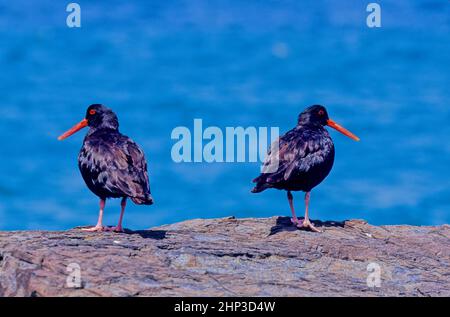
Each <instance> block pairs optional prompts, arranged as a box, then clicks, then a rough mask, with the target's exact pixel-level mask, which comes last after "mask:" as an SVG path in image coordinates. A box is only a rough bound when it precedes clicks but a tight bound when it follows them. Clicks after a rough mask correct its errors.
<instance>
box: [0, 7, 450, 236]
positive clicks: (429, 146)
mask: <svg viewBox="0 0 450 317" xmlns="http://www.w3.org/2000/svg"><path fill="white" fill-rule="evenodd" d="M79 3H80V5H81V8H82V27H81V29H69V28H67V27H66V26H65V20H66V15H67V13H66V12H65V6H66V4H67V3H65V2H64V1H53V0H40V1H36V2H35V3H34V4H33V6H30V4H29V2H28V1H24V0H22V1H14V2H12V1H9V2H3V3H2V4H0V17H1V18H0V42H1V44H0V70H1V71H0V133H1V136H2V138H1V140H2V145H1V148H0V155H1V156H0V157H1V164H0V173H1V175H2V178H1V180H0V229H27V228H33V229H64V228H70V227H73V226H76V225H84V224H93V223H95V221H96V218H97V204H98V202H97V199H96V197H95V196H94V195H93V194H91V193H90V192H89V190H88V189H87V188H86V187H85V185H84V182H83V180H82V179H81V176H80V175H79V171H78V168H77V163H76V162H77V161H76V159H77V154H78V150H79V148H80V146H81V142H82V138H83V134H84V133H81V134H78V135H76V136H74V137H72V138H70V139H68V140H67V141H64V142H57V141H56V137H57V136H58V135H59V134H60V133H61V132H62V131H64V130H66V129H67V128H69V127H70V126H72V125H73V124H74V123H75V122H78V121H79V120H80V119H81V118H82V116H83V115H84V113H85V109H86V107H87V106H88V105H89V104H91V103H96V102H98V103H104V104H106V105H108V106H110V107H111V108H113V109H114V110H115V111H116V112H117V114H118V116H119V119H120V123H121V131H122V132H124V133H126V134H127V135H129V136H131V137H133V139H134V140H135V141H136V142H138V143H139V144H140V145H141V146H142V147H143V148H144V150H145V152H146V155H147V158H148V161H149V168H150V175H151V185H152V193H153V195H154V198H155V201H156V204H155V205H153V206H150V207H148V206H135V205H133V204H129V208H128V210H127V213H126V215H125V226H127V227H131V228H146V227H150V226H154V225H158V224H163V223H170V222H175V221H180V220H184V219H189V218H197V217H222V216H228V215H235V216H238V217H256V216H261V217H265V216H271V215H288V214H289V208H288V204H287V200H286V197H285V193H284V192H279V191H276V190H272V191H266V192H264V193H261V194H257V195H255V194H250V192H249V191H250V189H251V188H252V184H251V179H252V178H253V177H255V176H256V175H257V174H258V172H259V164H257V163H245V164H242V163H240V164H219V163H216V164H206V163H196V164H176V163H174V162H173V161H172V160H171V156H170V151H171V147H172V145H173V143H174V141H173V140H171V138H170V134H171V131H172V129H173V128H175V127H176V126H180V125H184V126H188V127H192V125H193V119H194V118H202V119H203V123H204V125H212V126H219V127H222V128H223V127H226V126H279V127H280V130H281V131H286V130H288V129H290V128H291V127H293V126H294V125H295V122H296V117H297V115H298V113H299V112H301V111H302V110H303V109H304V108H305V107H306V106H307V105H310V104H314V103H321V104H324V105H326V106H327V107H328V111H329V113H330V115H331V116H332V117H333V118H334V119H335V120H336V121H338V122H340V123H342V124H343V125H345V126H346V127H347V128H349V129H350V130H352V131H353V132H355V133H356V134H357V135H358V136H360V137H361V142H359V143H356V142H353V141H352V140H350V139H347V138H345V137H344V136H342V135H340V134H337V133H335V132H331V133H332V137H333V139H334V141H335V145H336V151H337V153H336V161H335V165H334V168H333V171H332V172H331V174H330V175H329V177H328V178H327V179H326V180H325V181H324V182H323V183H322V184H321V185H320V186H319V187H317V188H316V189H315V190H314V191H313V192H312V205H311V216H312V218H313V219H316V218H318V219H322V220H327V219H328V220H343V219H349V218H364V219H367V220H369V221H370V222H371V223H374V224H400V223H408V224H423V225H429V224H442V223H448V222H450V178H449V176H450V172H449V163H450V143H449V142H448V136H449V135H450V125H449V121H450V91H449V87H450V72H449V70H450V41H449V40H450V36H449V31H450V14H449V13H450V4H449V2H448V1H425V0H424V1H406V0H405V1H395V2H394V1H389V3H388V2H387V1H383V2H382V27H381V28H379V29H369V28H367V27H366V25H365V19H366V15H367V13H366V11H365V6H366V4H367V3H366V2H364V1H345V3H339V4H338V3H337V2H336V1H308V2H306V1H305V3H303V4H302V3H301V2H300V1H294V0H292V1H270V0H267V1H256V0H255V1H225V0H224V1H188V0H186V1H142V2H138V1H134V2H133V1H108V2H105V1H83V2H81V1H80V2H79ZM295 197H296V203H297V208H298V210H299V214H302V213H303V212H302V210H303V202H302V194H300V193H298V194H296V195H295ZM119 208H120V207H119V201H117V200H113V201H109V202H108V204H107V210H106V222H107V223H108V224H114V223H115V222H116V220H117V218H118V212H119Z"/></svg>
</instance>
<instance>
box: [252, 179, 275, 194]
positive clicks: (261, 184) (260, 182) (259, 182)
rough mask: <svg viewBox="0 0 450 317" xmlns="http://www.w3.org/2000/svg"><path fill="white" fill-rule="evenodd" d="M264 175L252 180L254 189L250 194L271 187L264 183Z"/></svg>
mask: <svg viewBox="0 0 450 317" xmlns="http://www.w3.org/2000/svg"><path fill="white" fill-rule="evenodd" d="M264 176H265V175H260V176H258V177H256V178H255V179H254V180H253V183H256V185H255V187H254V188H253V189H252V193H260V192H262V191H263V190H266V189H267V188H270V187H271V186H270V185H269V184H268V183H266V179H265V177H264Z"/></svg>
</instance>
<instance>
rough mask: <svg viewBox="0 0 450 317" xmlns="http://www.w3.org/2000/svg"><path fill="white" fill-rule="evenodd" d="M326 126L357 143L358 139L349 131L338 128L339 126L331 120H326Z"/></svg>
mask: <svg viewBox="0 0 450 317" xmlns="http://www.w3.org/2000/svg"><path fill="white" fill-rule="evenodd" d="M327 125H328V126H330V127H332V128H333V129H336V130H338V131H339V132H341V133H342V134H343V135H346V136H348V137H349V138H350V139H353V140H355V141H359V138H358V137H357V136H356V135H354V134H353V133H351V132H350V131H348V130H347V129H346V128H344V127H342V126H340V125H339V124H337V123H336V122H334V121H333V120H331V119H328V120H327Z"/></svg>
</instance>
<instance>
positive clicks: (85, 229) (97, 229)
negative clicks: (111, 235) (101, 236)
mask: <svg viewBox="0 0 450 317" xmlns="http://www.w3.org/2000/svg"><path fill="white" fill-rule="evenodd" d="M81 231H85V232H103V231H106V228H105V227H103V226H101V225H96V226H95V227H89V228H81Z"/></svg>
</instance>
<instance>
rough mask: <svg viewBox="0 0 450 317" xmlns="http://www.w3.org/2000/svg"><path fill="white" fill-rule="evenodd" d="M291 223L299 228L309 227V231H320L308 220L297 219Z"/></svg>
mask: <svg viewBox="0 0 450 317" xmlns="http://www.w3.org/2000/svg"><path fill="white" fill-rule="evenodd" d="M293 223H294V224H295V225H296V227H297V228H299V229H310V230H311V231H314V232H322V231H320V230H319V229H317V228H316V227H314V225H313V224H312V223H311V221H309V220H298V221H297V222H296V223H295V222H293Z"/></svg>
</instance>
